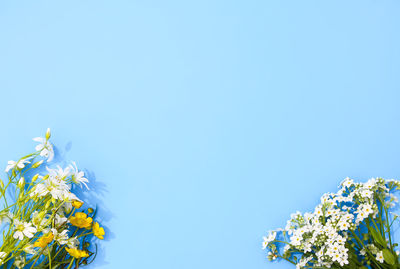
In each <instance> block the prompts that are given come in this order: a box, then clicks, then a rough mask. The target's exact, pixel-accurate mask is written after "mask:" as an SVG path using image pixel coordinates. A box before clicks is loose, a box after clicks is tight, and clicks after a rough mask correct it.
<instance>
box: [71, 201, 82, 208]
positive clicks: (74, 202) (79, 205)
mask: <svg viewBox="0 0 400 269" xmlns="http://www.w3.org/2000/svg"><path fill="white" fill-rule="evenodd" d="M82 205H83V202H81V201H78V200H74V201H72V206H73V207H75V208H81V206H82Z"/></svg>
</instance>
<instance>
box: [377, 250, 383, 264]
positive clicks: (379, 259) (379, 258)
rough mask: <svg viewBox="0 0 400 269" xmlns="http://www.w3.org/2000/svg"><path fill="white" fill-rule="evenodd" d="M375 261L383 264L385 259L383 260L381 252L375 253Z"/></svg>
mask: <svg viewBox="0 0 400 269" xmlns="http://www.w3.org/2000/svg"><path fill="white" fill-rule="evenodd" d="M376 260H377V261H379V262H380V263H383V262H384V261H385V259H384V258H383V253H382V251H379V252H378V253H376Z"/></svg>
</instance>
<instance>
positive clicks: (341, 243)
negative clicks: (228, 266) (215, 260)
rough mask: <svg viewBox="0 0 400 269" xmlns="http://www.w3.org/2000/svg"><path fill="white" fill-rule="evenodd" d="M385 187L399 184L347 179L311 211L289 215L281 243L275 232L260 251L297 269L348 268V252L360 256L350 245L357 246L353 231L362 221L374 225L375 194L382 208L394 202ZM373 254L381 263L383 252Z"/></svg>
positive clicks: (376, 180)
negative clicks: (287, 262) (382, 205)
mask: <svg viewBox="0 0 400 269" xmlns="http://www.w3.org/2000/svg"><path fill="white" fill-rule="evenodd" d="M388 184H391V186H395V187H396V188H398V187H399V186H400V184H399V182H398V181H394V180H389V181H385V180H384V179H381V178H377V179H370V180H368V182H366V183H355V182H354V181H353V180H352V179H349V178H346V179H345V180H344V181H343V182H342V183H341V186H340V190H339V191H338V192H337V193H326V194H324V195H323V196H322V197H321V203H320V204H319V205H317V206H316V208H315V210H314V212H312V213H305V214H301V213H300V212H296V213H294V214H292V215H291V218H290V219H289V220H288V222H287V225H286V227H285V229H284V230H281V232H280V233H279V234H280V235H281V236H282V240H276V238H277V233H276V232H275V231H273V232H270V234H269V236H268V237H264V242H263V249H266V248H267V249H269V250H270V253H269V254H268V258H269V259H270V260H273V259H275V258H276V257H279V258H283V259H286V260H290V261H292V262H293V263H295V264H296V267H297V268H298V269H299V268H312V267H325V268H331V267H332V266H333V265H334V264H335V266H339V265H340V266H345V265H348V264H349V262H351V261H350V258H349V251H351V252H356V253H355V256H356V257H357V255H362V254H363V253H362V252H361V253H360V252H359V251H357V248H353V247H352V246H351V245H354V244H356V243H358V242H356V240H355V239H354V236H355V234H356V233H357V232H358V230H356V229H360V228H359V227H360V226H361V225H360V224H361V223H363V222H369V221H371V222H373V221H374V218H376V216H377V214H378V213H379V206H380V204H379V202H378V201H377V199H376V195H375V194H376V193H379V194H380V195H381V196H382V197H384V200H383V203H385V206H387V205H388V204H387V203H389V202H390V203H392V202H393V201H395V199H394V198H393V196H392V195H391V194H390V188H388V187H387V185H388ZM387 200H389V201H387ZM390 205H392V204H390ZM278 231H279V230H278ZM281 243H284V244H285V245H284V248H283V253H282V254H280V252H279V247H280V245H279V244H281ZM377 249H378V248H377ZM363 251H364V254H365V250H363ZM296 253H300V254H301V255H298V254H296ZM370 253H371V252H370ZM373 254H374V255H376V260H378V261H379V262H383V256H382V252H379V251H378V250H377V251H374V253H373ZM296 255H297V256H296ZM299 256H300V257H299ZM274 257H275V258H274ZM350 268H353V267H350Z"/></svg>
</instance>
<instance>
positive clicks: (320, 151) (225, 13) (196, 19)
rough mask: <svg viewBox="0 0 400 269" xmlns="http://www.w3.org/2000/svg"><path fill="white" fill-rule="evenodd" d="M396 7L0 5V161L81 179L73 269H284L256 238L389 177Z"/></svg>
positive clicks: (398, 130) (397, 145)
mask: <svg viewBox="0 0 400 269" xmlns="http://www.w3.org/2000/svg"><path fill="white" fill-rule="evenodd" d="M399 12H400V2H399V1H395V0H393V1H370V0H360V1H306V0H302V1H298V0H296V1H255V0H254V1H252V0H250V1H215V0H202V1H100V0H96V1H94V0H93V1H89V0H84V1H72V0H71V1H2V2H1V3H0V34H1V42H0V90H1V94H0V100H1V102H0V119H1V132H0V141H1V142H0V163H2V164H3V165H4V166H5V164H6V161H7V160H8V159H13V158H16V157H18V156H20V154H22V153H25V152H29V151H30V150H31V149H32V148H33V146H34V143H33V142H32V141H31V140H30V139H31V138H32V137H35V136H37V135H40V134H42V133H43V132H44V131H45V130H46V128H47V127H51V128H52V130H53V142H54V143H55V145H56V146H57V149H58V153H59V156H61V158H63V159H66V160H75V161H76V162H77V164H78V165H79V166H80V167H82V168H85V169H87V170H88V171H90V176H91V179H92V180H94V182H95V184H94V187H95V190H96V191H97V194H98V197H99V198H98V199H97V200H96V199H95V198H93V199H94V201H95V202H97V203H98V204H99V206H100V207H101V210H100V217H101V219H102V220H103V223H104V224H105V225H106V227H107V229H106V231H107V238H106V240H105V242H103V243H102V244H101V247H102V249H101V250H100V256H99V258H98V260H97V262H96V263H95V264H94V265H92V266H91V267H90V268H138V269H139V268H140V269H144V268H146V269H159V268H163V269H184V268H185V269H186V268H191V269H192V268H193V269H197V268H199V269H211V268H212V269H214V268H215V269H221V268H229V269H239V268H240V269H242V268H252V269H256V268H292V267H290V266H288V265H287V264H285V263H278V264H277V263H275V264H271V263H268V262H267V261H266V258H265V255H266V253H264V252H263V251H262V250H261V240H262V238H261V237H262V235H264V234H265V233H266V231H267V230H268V229H271V228H276V227H280V226H283V225H284V224H285V221H286V219H287V217H288V216H289V214H290V213H291V212H293V211H295V210H297V209H299V210H303V211H304V210H308V209H311V208H312V207H313V206H314V205H315V204H316V203H317V202H318V198H319V196H320V195H321V194H322V193H324V192H326V191H335V190H336V186H337V184H338V182H339V181H341V180H342V179H343V178H344V177H346V176H350V177H354V178H356V179H359V180H366V179H368V178H369V177H374V176H383V177H388V178H400V158H399V156H400V108H399V101H400V92H399V90H400V76H399V72H400V49H399V48H400V35H399V27H400V17H399Z"/></svg>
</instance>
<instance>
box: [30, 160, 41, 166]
mask: <svg viewBox="0 0 400 269" xmlns="http://www.w3.org/2000/svg"><path fill="white" fill-rule="evenodd" d="M42 163H43V160H40V161H38V162H35V163H34V164H32V168H38V167H39V166H40V165H41V164H42Z"/></svg>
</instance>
